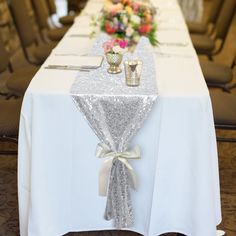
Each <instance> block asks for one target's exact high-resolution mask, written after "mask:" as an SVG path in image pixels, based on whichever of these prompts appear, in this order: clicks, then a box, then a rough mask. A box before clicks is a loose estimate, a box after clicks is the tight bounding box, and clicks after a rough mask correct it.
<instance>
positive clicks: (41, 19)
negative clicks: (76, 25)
mask: <svg viewBox="0 0 236 236" xmlns="http://www.w3.org/2000/svg"><path fill="white" fill-rule="evenodd" d="M31 2H32V6H33V9H34V12H35V15H36V18H37V23H38V26H39V29H40V33H41V36H42V38H43V39H44V40H46V41H47V38H49V39H50V40H52V41H59V40H61V39H62V37H63V36H64V35H65V33H66V32H67V30H68V29H69V27H62V28H54V29H51V28H50V26H49V24H48V19H49V18H50V12H49V8H48V4H47V2H46V0H31ZM50 6H52V4H50ZM50 9H51V10H53V12H54V11H55V9H54V8H51V7H50Z"/></svg>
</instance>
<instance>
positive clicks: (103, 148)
mask: <svg viewBox="0 0 236 236" xmlns="http://www.w3.org/2000/svg"><path fill="white" fill-rule="evenodd" d="M96 157H99V158H107V159H106V160H105V161H104V163H103V166H102V167H101V169H100V172H99V195H100V196H107V189H108V183H109V176H110V172H111V167H112V163H113V160H114V159H115V158H117V159H118V160H119V161H121V162H122V163H123V164H124V165H125V166H126V167H127V170H128V172H129V176H130V180H131V187H132V188H133V189H137V185H138V183H137V176H136V174H135V172H134V169H133V167H132V166H131V165H130V164H129V162H128V159H140V158H141V156H140V148H139V146H136V147H135V148H134V149H133V150H128V151H125V152H113V151H111V150H110V149H109V148H108V147H107V145H105V144H104V143H99V144H98V145H97V149H96Z"/></svg>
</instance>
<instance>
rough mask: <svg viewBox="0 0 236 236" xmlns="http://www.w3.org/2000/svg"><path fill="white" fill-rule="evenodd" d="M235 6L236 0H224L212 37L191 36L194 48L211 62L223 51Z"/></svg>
mask: <svg viewBox="0 0 236 236" xmlns="http://www.w3.org/2000/svg"><path fill="white" fill-rule="evenodd" d="M235 5H236V1H235V0H224V3H223V6H222V9H221V11H220V14H219V17H218V19H217V22H216V27H215V31H214V33H213V35H212V37H210V36H208V35H199V34H192V35H191V39H192V42H193V46H194V47H195V49H196V51H197V53H198V54H202V55H206V56H208V58H209V59H210V60H213V56H214V55H216V54H218V53H219V52H220V51H221V50H222V48H223V46H224V42H225V39H226V36H227V33H228V31H229V28H230V25H231V22H232V20H233V17H234V14H235ZM218 43H219V44H218Z"/></svg>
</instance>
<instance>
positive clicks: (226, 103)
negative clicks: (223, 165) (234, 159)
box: [210, 91, 236, 142]
mask: <svg viewBox="0 0 236 236" xmlns="http://www.w3.org/2000/svg"><path fill="white" fill-rule="evenodd" d="M210 95H211V101H212V106H213V114H214V122H215V128H216V129H218V130H236V95H235V94H229V93H224V92H220V91H210ZM217 140H218V141H220V142H236V137H219V136H218V137H217Z"/></svg>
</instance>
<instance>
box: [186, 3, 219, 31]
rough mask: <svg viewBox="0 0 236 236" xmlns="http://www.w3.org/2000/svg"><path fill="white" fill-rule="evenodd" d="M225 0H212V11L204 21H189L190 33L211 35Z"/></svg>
mask: <svg viewBox="0 0 236 236" xmlns="http://www.w3.org/2000/svg"><path fill="white" fill-rule="evenodd" d="M222 4H223V0H214V1H212V6H211V9H210V13H209V15H208V17H207V18H206V20H205V21H204V22H201V23H198V22H187V26H188V29H189V32H190V33H194V34H208V35H210V34H211V33H212V31H213V29H214V26H215V23H216V21H217V19H218V16H219V13H220V9H221V7H222Z"/></svg>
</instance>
